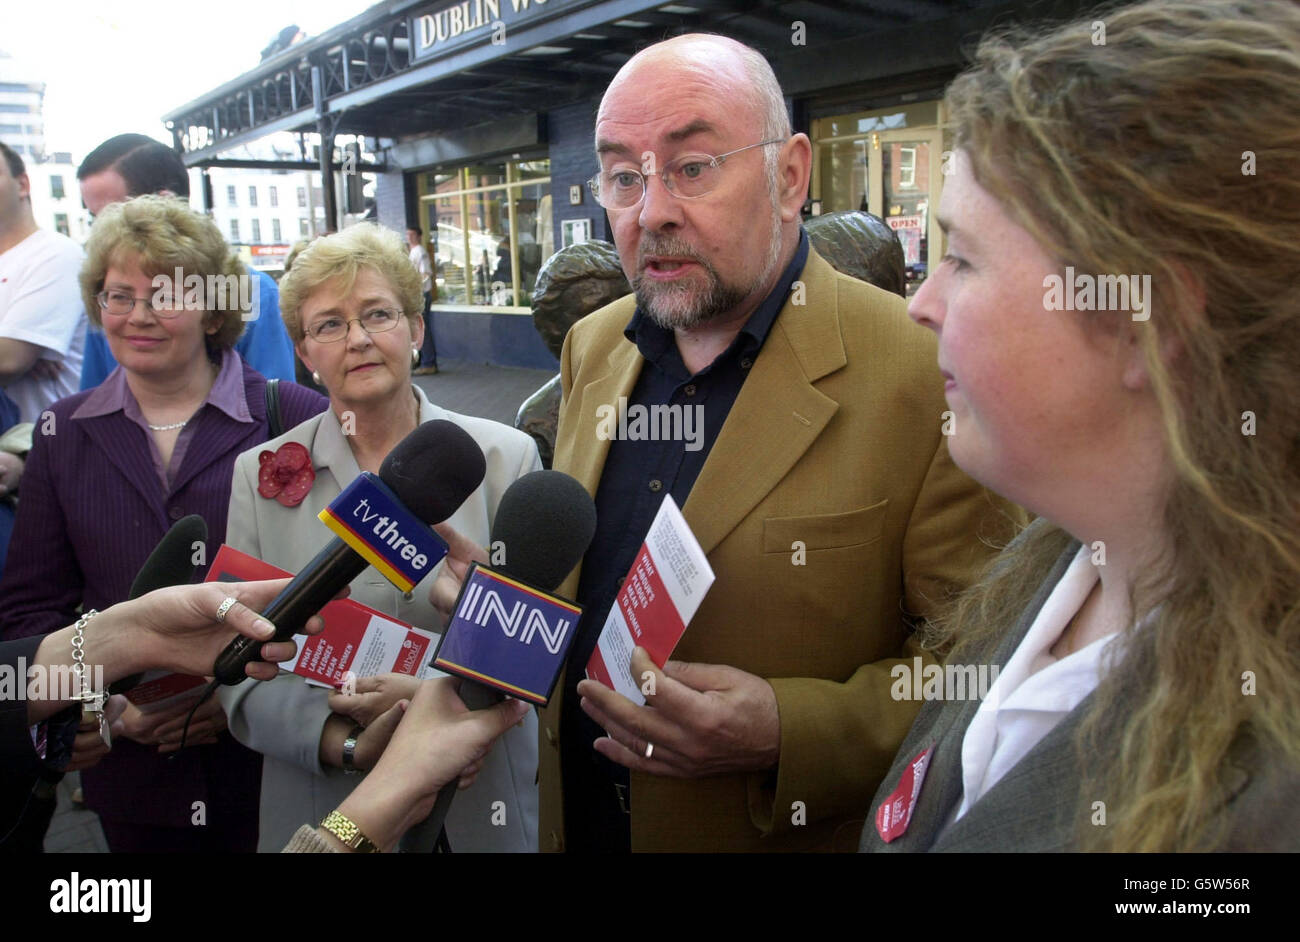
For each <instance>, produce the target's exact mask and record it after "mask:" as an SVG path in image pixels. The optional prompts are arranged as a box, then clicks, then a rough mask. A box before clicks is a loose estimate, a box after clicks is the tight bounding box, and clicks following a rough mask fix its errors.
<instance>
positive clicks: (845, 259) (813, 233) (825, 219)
mask: <svg viewBox="0 0 1300 942" xmlns="http://www.w3.org/2000/svg"><path fill="white" fill-rule="evenodd" d="M803 226H804V228H805V229H807V230H808V238H809V240H810V241H811V242H812V247H813V248H814V249H816V250H817V254H818V255H820V256H821V257H822V258H824V259H826V261H828V262H830V263H831V267H832V268H834V269H835V270H836V271H838V272H843V273H844V274H846V275H851V276H852V277H854V278H857V279H858V280H859V281H865V282H867V284H872V285H875V286H876V287H877V288H884V289H885V290H886V291H892V292H894V294H896V295H898V296H899V297H903V298H905V297H907V269H906V266H905V265H904V263H903V243H901V242H899V241H898V235H897V234H896V233H895V232H894V230H893V229H891V228H889V226H888V225H886V224H885V221H884V220H883V219H881V218H880V217H879V216H873V215H872V214H871V213H864V212H861V211H859V210H853V211H851V212H841V213H826V214H825V215H824V216H812V217H810V218H809V219H805V220H804V224H803Z"/></svg>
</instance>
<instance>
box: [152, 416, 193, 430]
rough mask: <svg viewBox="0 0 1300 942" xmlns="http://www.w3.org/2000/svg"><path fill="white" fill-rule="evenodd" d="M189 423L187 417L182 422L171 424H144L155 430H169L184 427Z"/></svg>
mask: <svg viewBox="0 0 1300 942" xmlns="http://www.w3.org/2000/svg"><path fill="white" fill-rule="evenodd" d="M190 418H193V416H191V417H190ZM189 424H190V420H189V419H186V420H185V421H184V422H173V423H172V424H171V425H153V424H151V423H149V422H146V423H145V425H148V426H149V428H150V429H152V430H153V431H155V432H171V431H174V430H176V429H178V428H185V426H187V425H189Z"/></svg>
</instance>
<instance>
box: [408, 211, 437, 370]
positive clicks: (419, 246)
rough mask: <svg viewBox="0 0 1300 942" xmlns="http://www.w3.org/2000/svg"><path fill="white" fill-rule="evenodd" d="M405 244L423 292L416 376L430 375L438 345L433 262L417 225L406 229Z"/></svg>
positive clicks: (435, 364) (435, 363) (435, 365)
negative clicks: (422, 338) (409, 248)
mask: <svg viewBox="0 0 1300 942" xmlns="http://www.w3.org/2000/svg"><path fill="white" fill-rule="evenodd" d="M406 244H407V245H409V246H410V247H411V253H410V254H411V264H412V265H414V266H415V270H416V271H418V272H419V273H420V290H422V291H423V292H424V315H423V316H424V345H423V346H422V347H421V348H420V363H419V365H418V366H417V367H416V368H415V375H416V376H432V375H433V374H434V373H437V372H438V345H437V343H435V342H434V337H433V310H432V307H431V306H432V304H433V292H434V290H435V289H434V284H433V264H432V263H431V262H430V261H429V252H428V250H427V249H426V248H425V247H424V242H423V241H421V232H420V227H419V226H411V227H410V228H409V229H407V230H406Z"/></svg>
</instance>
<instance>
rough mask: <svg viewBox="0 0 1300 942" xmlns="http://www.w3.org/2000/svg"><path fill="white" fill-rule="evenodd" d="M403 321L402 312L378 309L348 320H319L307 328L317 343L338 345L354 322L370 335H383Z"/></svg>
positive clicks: (334, 318)
mask: <svg viewBox="0 0 1300 942" xmlns="http://www.w3.org/2000/svg"><path fill="white" fill-rule="evenodd" d="M401 319H402V312H401V311H393V310H389V309H388V308H382V307H377V308H375V309H374V310H373V311H366V313H364V314H362V315H361V316H360V317H351V318H347V319H344V318H342V317H327V318H325V319H324V320H319V321H317V322H316V323H314V324H312V325H311V326H310V327H308V328H307V336H308V337H310V338H311V339H312V340H315V341H316V342H317V343H337V342H338V341H340V340H342V339H343V338H344V337H346V336H347V335H348V330H349V329H350V328H351V326H352V322H353V321H356V322H357V323H358V324H360V325H361V329H362V330H364V331H365V332H366V333H368V334H382V333H383V332H384V331H386V330H392V329H393V328H394V327H396V326H397V322H398V321H400V320H401Z"/></svg>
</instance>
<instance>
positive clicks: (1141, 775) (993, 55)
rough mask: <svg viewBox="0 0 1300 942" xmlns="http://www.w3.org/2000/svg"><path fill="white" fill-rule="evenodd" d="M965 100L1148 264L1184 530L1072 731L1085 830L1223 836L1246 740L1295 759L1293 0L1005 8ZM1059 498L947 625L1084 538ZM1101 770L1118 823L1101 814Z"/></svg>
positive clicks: (959, 103)
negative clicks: (1030, 21) (1068, 10)
mask: <svg viewBox="0 0 1300 942" xmlns="http://www.w3.org/2000/svg"><path fill="white" fill-rule="evenodd" d="M1097 22H1101V23H1102V24H1104V30H1105V32H1104V42H1102V43H1098V42H1097V41H1096V40H1097V37H1098V28H1097V27H1096V26H1095V25H1094V24H1096V23H1097ZM947 107H948V113H949V115H950V119H951V122H952V124H953V131H954V138H953V142H954V145H955V147H956V148H958V149H959V151H960V153H961V155H962V158H961V159H968V160H969V162H970V164H971V170H972V172H973V173H974V175H975V178H976V179H977V180H978V181H979V182H980V184H981V185H982V186H983V187H984V188H985V189H986V190H987V191H988V192H989V193H991V194H992V195H993V196H994V197H996V198H997V199H998V200H999V202H1000V203H1001V204H1002V205H1003V207H1004V208H1005V209H1006V210H1007V211H1008V212H1009V213H1010V214H1011V215H1012V216H1013V217H1014V218H1015V219H1016V220H1017V221H1018V222H1019V223H1020V224H1021V225H1023V226H1024V227H1025V228H1026V229H1027V230H1028V231H1029V232H1030V233H1031V234H1033V235H1034V236H1035V237H1036V238H1037V239H1038V240H1039V242H1040V243H1041V244H1042V245H1044V246H1045V247H1046V248H1047V250H1048V251H1049V252H1051V253H1053V254H1055V255H1056V256H1058V258H1059V259H1060V260H1061V262H1062V263H1063V264H1072V265H1074V266H1075V267H1076V268H1077V269H1078V270H1081V271H1092V272H1142V273H1150V274H1151V282H1152V289H1153V294H1154V299H1153V301H1152V302H1151V306H1150V308H1149V311H1150V320H1149V321H1148V322H1146V323H1144V324H1141V325H1135V327H1134V329H1135V331H1136V333H1137V335H1138V337H1139V338H1140V342H1141V343H1142V344H1143V347H1144V353H1145V357H1146V362H1147V365H1148V369H1149V372H1150V375H1151V382H1152V385H1153V389H1154V392H1155V395H1156V398H1157V401H1158V403H1159V406H1160V409H1161V413H1162V418H1163V427H1164V433H1165V437H1166V440H1167V449H1168V452H1169V454H1170V456H1171V462H1172V465H1173V468H1172V470H1173V474H1174V478H1175V480H1174V483H1173V485H1172V487H1171V489H1170V491H1169V492H1168V494H1167V496H1166V498H1165V506H1164V513H1163V527H1164V536H1165V537H1166V540H1167V545H1168V547H1169V549H1168V551H1167V554H1166V556H1165V557H1164V558H1162V559H1161V560H1159V565H1158V572H1151V573H1150V574H1149V575H1148V576H1147V577H1146V578H1145V579H1144V580H1143V581H1142V583H1141V584H1138V585H1135V586H1133V587H1132V589H1131V592H1132V598H1133V611H1134V618H1133V624H1132V625H1130V626H1129V627H1128V629H1127V630H1126V638H1125V641H1126V646H1125V648H1124V655H1123V658H1122V660H1120V661H1119V662H1117V663H1116V664H1115V665H1114V667H1113V669H1112V670H1111V671H1110V672H1109V673H1107V675H1106V676H1104V677H1103V680H1102V682H1101V685H1100V686H1099V687H1098V689H1097V691H1096V694H1095V696H1094V697H1093V701H1092V702H1093V703H1094V704H1095V706H1094V707H1093V708H1092V709H1091V710H1090V711H1089V713H1088V715H1087V716H1086V717H1085V721H1084V723H1083V726H1082V728H1081V730H1080V735H1079V738H1078V740H1077V743H1076V745H1077V748H1078V749H1079V752H1080V757H1081V763H1080V766H1081V768H1083V769H1085V770H1086V771H1085V781H1084V782H1082V783H1081V785H1080V792H1079V801H1080V814H1079V817H1078V820H1079V821H1080V837H1081V839H1080V844H1081V845H1083V846H1086V847H1089V848H1093V849H1110V850H1121V851H1148V850H1166V851H1167V850H1204V849H1212V848H1215V847H1217V846H1221V844H1222V842H1223V840H1224V837H1225V832H1224V826H1225V816H1224V815H1218V814H1216V811H1217V810H1218V809H1219V807H1220V806H1221V804H1222V802H1223V801H1224V800H1225V798H1226V796H1228V795H1230V794H1231V784H1230V781H1231V773H1230V772H1229V771H1228V764H1229V762H1228V756H1229V753H1230V750H1231V749H1232V748H1233V747H1234V745H1240V744H1243V743H1254V745H1255V746H1256V747H1257V748H1258V749H1259V750H1260V753H1261V754H1262V755H1263V756H1265V757H1267V759H1266V761H1270V762H1281V763H1284V764H1290V765H1292V766H1293V767H1300V509H1298V508H1300V504H1298V503H1297V495H1300V411H1297V410H1296V408H1295V390H1296V386H1297V380H1298V379H1300V375H1298V372H1300V371H1298V369H1297V367H1298V365H1300V317H1298V316H1297V315H1298V313H1300V302H1298V301H1297V293H1296V285H1297V284H1300V176H1298V175H1297V174H1296V172H1295V155H1296V153H1297V152H1300V7H1297V6H1296V5H1295V4H1293V3H1292V2H1289V0H1286V2H1283V0H1196V2H1181V0H1153V2H1147V3H1142V4H1138V5H1134V6H1130V7H1125V8H1119V9H1113V10H1111V11H1109V12H1098V13H1093V14H1092V15H1090V16H1089V17H1088V19H1087V20H1086V21H1080V22H1076V23H1073V24H1070V25H1066V26H1063V27H1060V28H1057V29H1054V30H1052V31H1051V32H1048V33H1045V34H1041V35H1028V34H1025V33H1019V32H1000V33H996V34H993V35H989V36H987V37H985V39H984V40H983V41H982V42H981V43H980V46H979V49H978V51H977V53H976V56H975V64H974V66H973V67H972V69H971V70H969V71H967V72H966V73H964V74H963V75H961V76H960V77H958V78H957V80H956V81H955V82H954V83H953V84H952V86H951V87H950V88H949V90H948V93H947ZM1171 350H1173V351H1176V352H1175V354H1174V356H1173V358H1172V360H1170V359H1169V351H1171ZM1162 352H1163V353H1162ZM1247 413H1249V415H1247ZM1247 423H1249V424H1250V427H1247ZM1045 523H1046V522H1044V524H1045ZM1044 524H1040V525H1039V526H1035V527H1033V528H1032V529H1031V530H1030V531H1027V533H1026V534H1025V535H1024V537H1023V538H1022V539H1021V540H1019V541H1017V543H1016V544H1015V545H1014V546H1013V547H1011V548H1009V549H1008V551H1007V552H1006V553H1004V554H1003V555H1002V556H1001V557H1000V558H999V559H997V560H996V562H995V563H994V565H993V566H992V568H991V570H990V571H989V572H988V574H987V575H986V576H985V578H984V579H983V580H982V581H981V582H980V583H979V584H978V585H976V586H975V587H973V588H972V590H971V591H970V592H968V593H967V594H966V595H965V596H964V597H963V598H962V599H961V601H960V602H959V604H958V607H957V608H956V610H955V612H954V613H953V614H952V616H951V618H950V619H949V620H948V621H947V623H946V624H945V625H943V626H942V627H941V629H940V630H939V631H938V632H937V633H936V634H935V635H933V636H932V637H931V639H930V643H931V645H932V646H933V645H937V646H944V645H946V644H947V643H948V642H951V641H954V640H955V641H956V648H955V649H954V650H953V652H952V655H951V657H952V659H954V660H962V659H964V658H965V657H967V656H970V655H972V654H973V653H974V652H976V651H983V652H984V653H985V655H987V653H988V652H989V651H990V650H991V644H992V643H993V642H994V641H995V640H996V637H995V636H997V635H1001V634H1004V633H1005V632H1006V631H1007V630H1008V629H1009V628H1010V627H1011V626H1012V625H1014V624H1015V622H1016V620H1017V619H1018V618H1019V617H1020V614H1021V612H1022V611H1023V609H1024V607H1025V605H1026V604H1027V603H1028V602H1029V599H1030V597H1031V596H1032V594H1033V591H1034V589H1035V588H1036V587H1037V586H1038V585H1039V583H1040V581H1041V579H1042V578H1043V577H1044V576H1045V574H1046V572H1047V570H1048V569H1050V567H1051V565H1052V563H1053V562H1054V561H1055V560H1056V558H1057V557H1058V556H1059V554H1060V553H1061V552H1062V551H1063V549H1064V548H1065V547H1066V546H1067V545H1068V543H1069V537H1068V535H1067V534H1065V533H1064V532H1063V531H1061V530H1060V529H1059V528H1057V527H1055V526H1048V525H1044ZM1157 580H1160V581H1161V584H1162V585H1163V586H1164V588H1163V589H1162V588H1159V587H1157V584H1156V582H1157ZM1170 586H1172V588H1169V587H1170ZM1138 625H1140V626H1141V627H1140V628H1138V627H1135V626H1138ZM1245 672H1251V676H1253V681H1254V683H1255V684H1256V686H1257V689H1258V690H1259V691H1260V695H1259V696H1249V695H1245V691H1244V690H1243V680H1244V679H1246V676H1247V675H1246V673H1245ZM1119 704H1122V705H1123V706H1122V708H1118V709H1116V708H1115V707H1116V706H1117V705H1119ZM1103 795H1104V796H1106V798H1107V817H1108V823H1107V826H1106V827H1085V826H1084V825H1085V823H1086V822H1087V820H1088V818H1087V816H1086V813H1085V812H1086V804H1087V802H1089V801H1090V800H1092V799H1095V798H1097V797H1098V796H1103Z"/></svg>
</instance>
